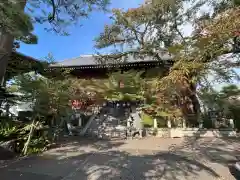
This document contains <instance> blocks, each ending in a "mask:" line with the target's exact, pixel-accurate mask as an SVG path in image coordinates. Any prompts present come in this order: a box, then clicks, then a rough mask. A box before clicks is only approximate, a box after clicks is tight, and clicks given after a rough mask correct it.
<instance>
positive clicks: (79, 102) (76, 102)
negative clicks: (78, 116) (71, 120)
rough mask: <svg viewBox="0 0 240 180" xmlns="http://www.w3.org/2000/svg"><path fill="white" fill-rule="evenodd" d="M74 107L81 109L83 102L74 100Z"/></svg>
mask: <svg viewBox="0 0 240 180" xmlns="http://www.w3.org/2000/svg"><path fill="white" fill-rule="evenodd" d="M72 107H73V108H75V109H80V108H81V107H82V102H81V101H79V100H73V101H72Z"/></svg>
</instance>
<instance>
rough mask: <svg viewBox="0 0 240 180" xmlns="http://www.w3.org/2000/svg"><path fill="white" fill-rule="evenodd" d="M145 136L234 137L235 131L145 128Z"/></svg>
mask: <svg viewBox="0 0 240 180" xmlns="http://www.w3.org/2000/svg"><path fill="white" fill-rule="evenodd" d="M145 132H146V135H147V136H149V135H150V136H151V135H154V136H157V137H163V138H174V137H194V136H196V137H236V136H237V133H236V131H234V130H232V129H200V128H157V129H154V128H145Z"/></svg>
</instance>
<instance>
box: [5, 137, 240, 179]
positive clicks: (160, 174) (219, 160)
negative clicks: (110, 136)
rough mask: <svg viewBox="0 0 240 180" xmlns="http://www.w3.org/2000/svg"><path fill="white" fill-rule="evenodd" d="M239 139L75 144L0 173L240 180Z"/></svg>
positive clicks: (24, 176) (17, 176)
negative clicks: (237, 169)
mask: <svg viewBox="0 0 240 180" xmlns="http://www.w3.org/2000/svg"><path fill="white" fill-rule="evenodd" d="M237 147H240V142H239V141H237V140H234V139H227V140H225V139H216V138H208V139H206V138H205V139H198V140H194V139H191V138H189V139H161V138H148V139H142V140H128V141H93V140H76V139H75V141H71V142H69V143H67V144H65V145H64V146H63V147H60V148H56V149H52V150H50V151H48V152H45V153H44V154H42V155H41V156H34V157H30V158H27V159H24V160H20V161H17V162H15V163H12V164H10V165H8V166H7V167H3V168H0V174H1V179H3V180H5V179H6V180H16V179H18V180H33V179H34V180H79V179H81V180H108V179H109V180H121V179H122V180H145V179H146V180H173V179H174V180H193V179H194V180H203V179H207V180H214V179H220V178H222V179H226V180H234V179H235V178H234V177H233V176H232V175H231V173H230V172H229V167H228V166H229V164H231V163H232V162H233V161H235V160H236V159H235V155H237V153H238V152H237V151H236V150H237V149H236V148H237Z"/></svg>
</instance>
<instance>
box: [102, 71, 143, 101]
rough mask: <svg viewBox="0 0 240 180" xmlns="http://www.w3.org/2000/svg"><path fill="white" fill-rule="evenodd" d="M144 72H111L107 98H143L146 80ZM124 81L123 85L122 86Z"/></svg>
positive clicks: (130, 99) (133, 99) (129, 99)
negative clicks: (142, 77)
mask: <svg viewBox="0 0 240 180" xmlns="http://www.w3.org/2000/svg"><path fill="white" fill-rule="evenodd" d="M141 74H142V72H135V71H132V72H131V71H129V72H125V73H121V72H116V73H111V74H110V77H109V80H108V82H107V86H108V88H107V89H106V99H109V100H125V101H136V100H142V99H143V93H144V81H143V80H142V79H141ZM120 83H122V85H123V87H121V85H120Z"/></svg>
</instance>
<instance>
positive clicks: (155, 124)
mask: <svg viewBox="0 0 240 180" xmlns="http://www.w3.org/2000/svg"><path fill="white" fill-rule="evenodd" d="M153 128H154V129H157V128H158V124H157V119H156V118H155V119H154V120H153Z"/></svg>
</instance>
